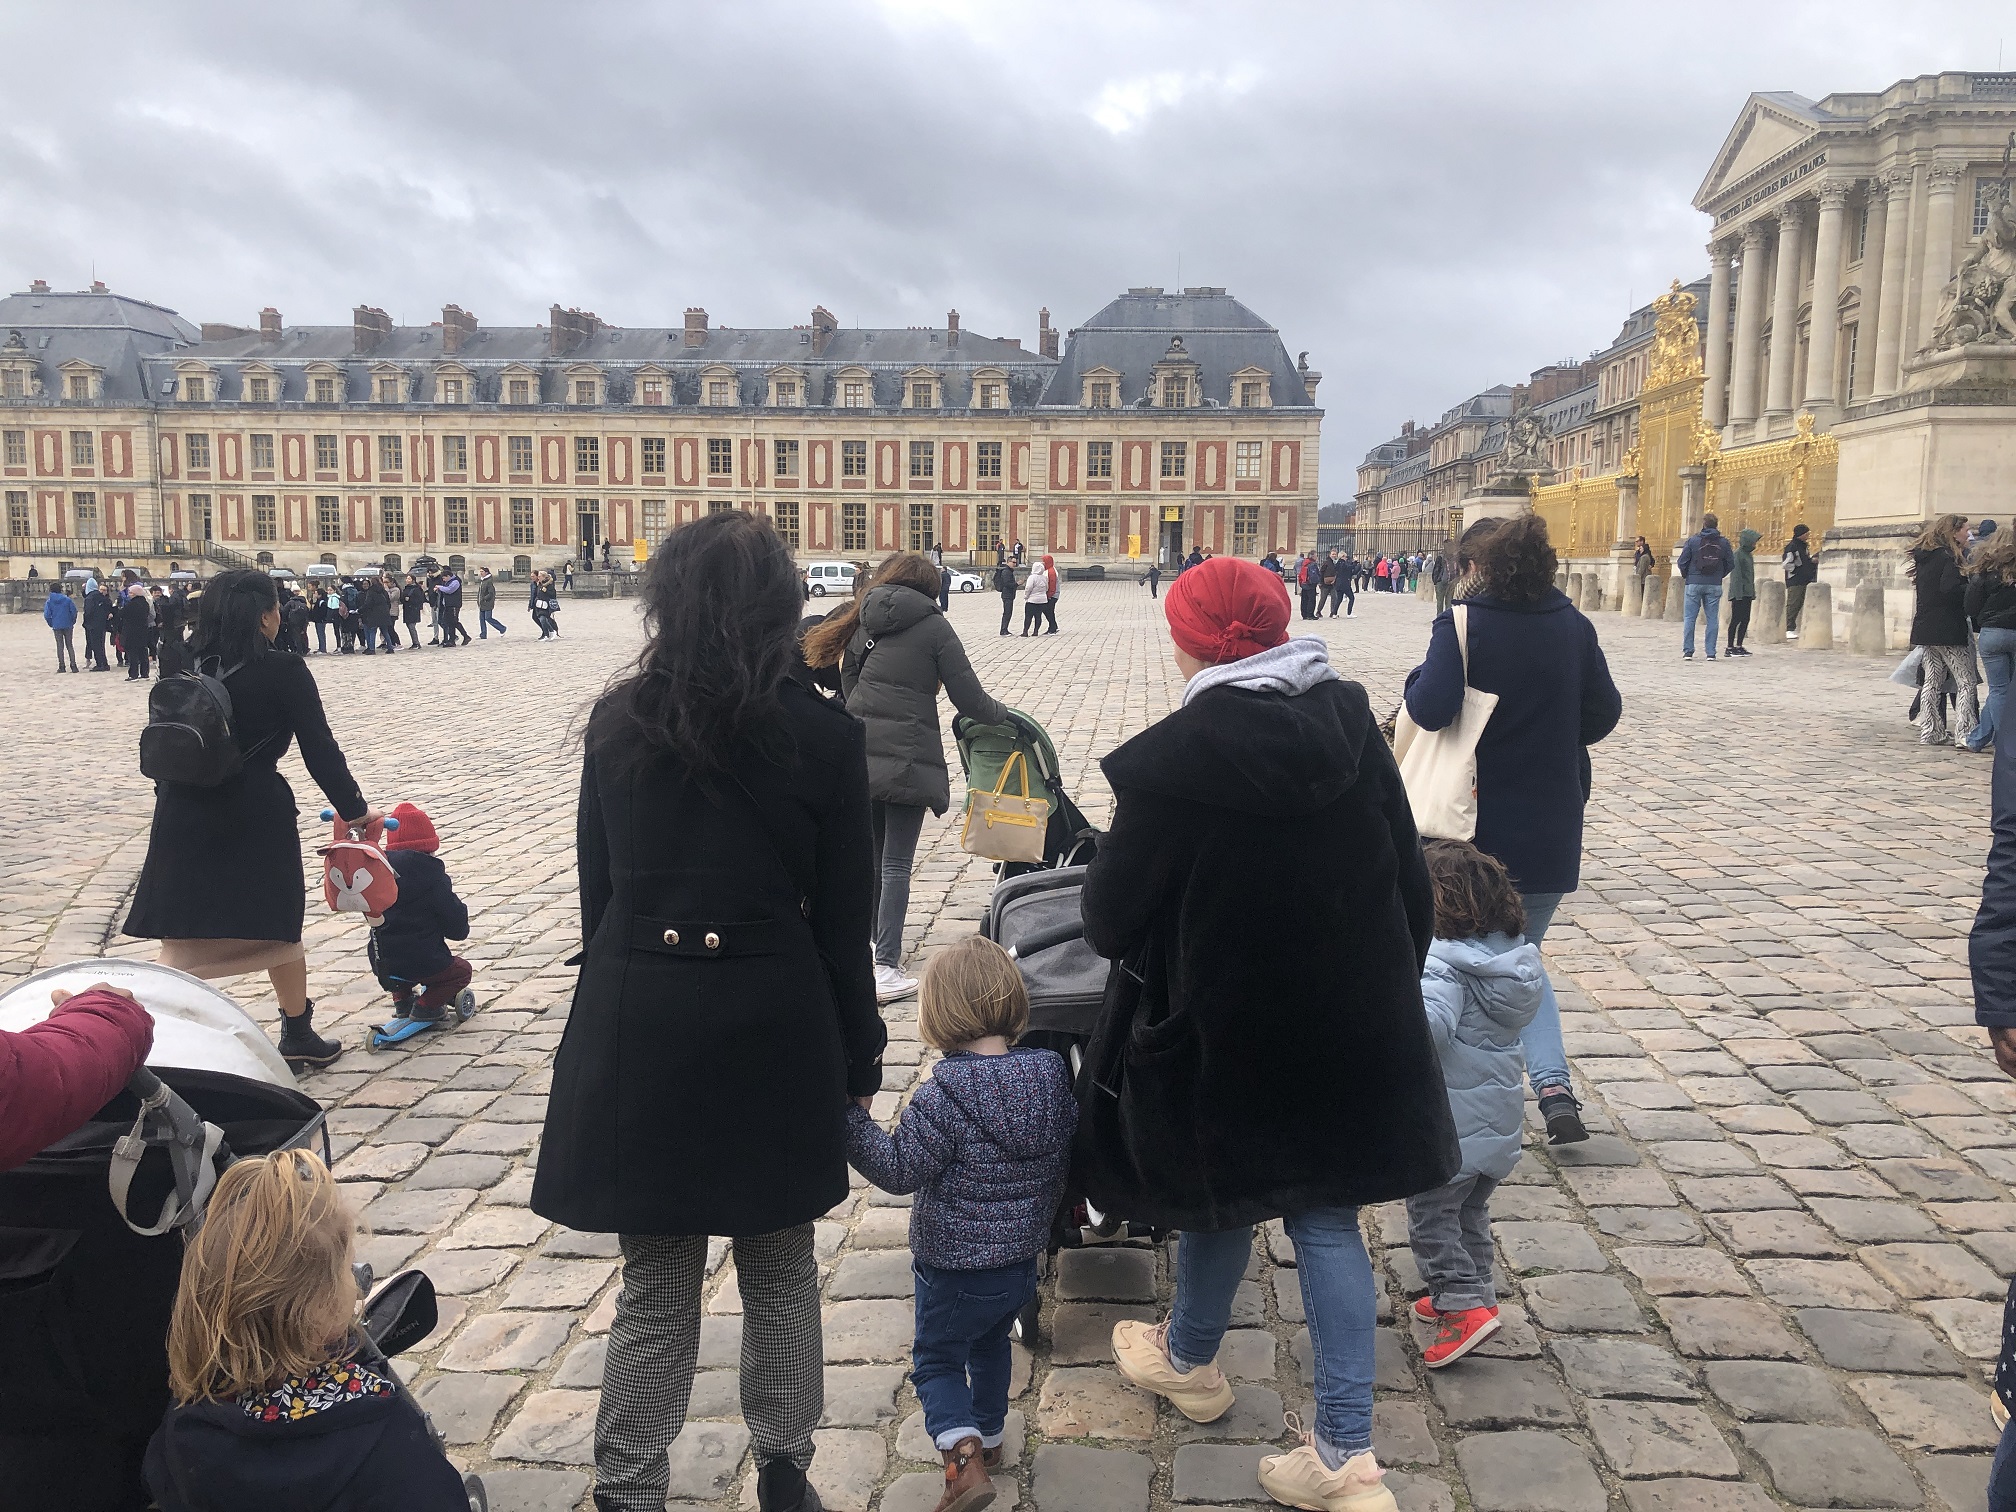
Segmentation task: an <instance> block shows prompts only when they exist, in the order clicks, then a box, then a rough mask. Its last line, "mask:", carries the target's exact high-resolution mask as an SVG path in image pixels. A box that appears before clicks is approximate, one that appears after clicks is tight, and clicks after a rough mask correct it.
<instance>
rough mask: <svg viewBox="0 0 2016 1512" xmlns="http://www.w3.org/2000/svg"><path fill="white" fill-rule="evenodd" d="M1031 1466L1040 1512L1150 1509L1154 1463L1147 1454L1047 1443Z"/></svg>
mask: <svg viewBox="0 0 2016 1512" xmlns="http://www.w3.org/2000/svg"><path fill="white" fill-rule="evenodd" d="M1033 1464H1034V1473H1033V1475H1032V1477H1031V1480H1030V1494H1031V1495H1032V1496H1033V1497H1034V1499H1035V1502H1036V1506H1037V1508H1038V1509H1039V1512H1146V1508H1147V1506H1148V1482H1149V1480H1150V1479H1151V1478H1152V1477H1153V1475H1154V1473H1155V1462H1154V1461H1153V1460H1151V1459H1150V1458H1149V1457H1148V1456H1147V1455H1145V1454H1130V1453H1126V1452H1124V1451H1122V1450H1115V1449H1092V1448H1088V1447H1086V1446H1084V1445H1082V1444H1045V1445H1044V1446H1043V1447H1042V1448H1040V1449H1038V1450H1037V1451H1036V1456H1035V1459H1034V1461H1033Z"/></svg>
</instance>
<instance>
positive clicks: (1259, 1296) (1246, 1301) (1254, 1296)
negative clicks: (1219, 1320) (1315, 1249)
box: [1229, 1271, 1301, 1328]
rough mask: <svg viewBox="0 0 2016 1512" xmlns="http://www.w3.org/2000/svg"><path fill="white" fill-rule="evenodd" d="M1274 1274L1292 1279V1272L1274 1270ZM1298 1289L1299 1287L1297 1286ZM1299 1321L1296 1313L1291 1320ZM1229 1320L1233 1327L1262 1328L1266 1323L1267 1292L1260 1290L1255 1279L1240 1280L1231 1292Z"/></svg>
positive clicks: (1298, 1289)
mask: <svg viewBox="0 0 2016 1512" xmlns="http://www.w3.org/2000/svg"><path fill="white" fill-rule="evenodd" d="M1274 1274H1275V1275H1277V1276H1279V1275H1287V1276H1288V1277H1289V1279H1290V1280H1291V1281H1292V1280H1293V1279H1294V1276H1293V1273H1292V1272H1284V1271H1276V1272H1275V1273H1274ZM1297 1291H1298V1292H1299V1291H1300V1287H1297ZM1293 1321H1296V1322H1300V1321H1301V1318H1300V1315H1299V1314H1298V1315H1297V1317H1296V1318H1295V1319H1294V1320H1293ZM1229 1322H1230V1324H1231V1326H1232V1327H1233V1328H1264V1327H1266V1325H1267V1294H1266V1293H1265V1292H1263V1291H1261V1290H1260V1284H1259V1283H1258V1282H1257V1281H1241V1282H1240V1283H1239V1288H1238V1290H1237V1291H1235V1292H1233V1293H1232V1313H1231V1317H1230V1319H1229Z"/></svg>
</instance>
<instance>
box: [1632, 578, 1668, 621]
mask: <svg viewBox="0 0 2016 1512" xmlns="http://www.w3.org/2000/svg"><path fill="white" fill-rule="evenodd" d="M1638 613H1639V615H1640V617H1641V618H1644V619H1649V620H1656V619H1664V618H1666V579H1664V578H1656V577H1648V578H1647V579H1645V600H1644V603H1643V604H1642V605H1641V606H1640V607H1639V610H1638Z"/></svg>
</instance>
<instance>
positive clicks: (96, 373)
mask: <svg viewBox="0 0 2016 1512" xmlns="http://www.w3.org/2000/svg"><path fill="white" fill-rule="evenodd" d="M63 397H64V398H65V399H74V400H77V401H80V402H83V403H89V402H91V401H93V400H96V399H103V398H104V397H105V370H104V369H103V368H100V367H93V366H92V365H91V364H90V363H88V362H85V361H83V360H82V359H80V358H72V359H71V360H70V361H68V362H66V363H64V364H63Z"/></svg>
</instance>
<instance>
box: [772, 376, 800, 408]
mask: <svg viewBox="0 0 2016 1512" xmlns="http://www.w3.org/2000/svg"><path fill="white" fill-rule="evenodd" d="M777 402H778V403H779V404H796V403H797V402H798V385H797V384H796V383H794V382H793V381H792V380H791V379H789V378H786V379H783V380H781V381H780V382H779V383H778V385H777Z"/></svg>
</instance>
